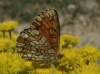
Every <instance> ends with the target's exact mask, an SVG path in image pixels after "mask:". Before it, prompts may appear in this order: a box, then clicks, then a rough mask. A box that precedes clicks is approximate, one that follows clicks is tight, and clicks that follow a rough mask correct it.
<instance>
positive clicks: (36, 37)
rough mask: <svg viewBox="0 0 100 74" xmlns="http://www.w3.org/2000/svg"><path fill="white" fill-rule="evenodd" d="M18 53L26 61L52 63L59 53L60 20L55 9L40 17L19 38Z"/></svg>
mask: <svg viewBox="0 0 100 74" xmlns="http://www.w3.org/2000/svg"><path fill="white" fill-rule="evenodd" d="M16 49H17V52H18V53H19V54H20V55H21V56H22V58H24V59H25V60H33V61H35V62H37V63H51V62H53V61H54V60H55V59H56V58H57V56H58V53H59V20H58V15H57V12H56V10H55V9H48V10H46V11H45V12H42V13H41V14H40V15H38V16H37V17H36V18H35V20H34V21H33V23H32V25H31V27H30V28H28V29H25V30H24V31H22V32H21V33H20V35H19V37H18V38H17V43H16Z"/></svg>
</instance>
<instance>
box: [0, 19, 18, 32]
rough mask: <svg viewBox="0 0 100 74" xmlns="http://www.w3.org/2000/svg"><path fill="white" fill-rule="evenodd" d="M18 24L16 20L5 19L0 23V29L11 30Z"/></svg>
mask: <svg viewBox="0 0 100 74" xmlns="http://www.w3.org/2000/svg"><path fill="white" fill-rule="evenodd" d="M17 26H18V22H16V21H5V22H3V23H2V24H1V25H0V30H1V31H12V30H14V29H15V28H16V27H17Z"/></svg>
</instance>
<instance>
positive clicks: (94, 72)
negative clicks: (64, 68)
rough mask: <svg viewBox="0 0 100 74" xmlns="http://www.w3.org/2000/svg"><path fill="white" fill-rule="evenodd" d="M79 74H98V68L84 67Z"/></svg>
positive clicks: (99, 72)
mask: <svg viewBox="0 0 100 74" xmlns="http://www.w3.org/2000/svg"><path fill="white" fill-rule="evenodd" d="M80 74H100V68H98V65H88V66H86V65H84V66H83V67H82V68H81V71H80Z"/></svg>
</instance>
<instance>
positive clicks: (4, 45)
mask: <svg viewBox="0 0 100 74" xmlns="http://www.w3.org/2000/svg"><path fill="white" fill-rule="evenodd" d="M0 42H1V43H0V51H12V50H13V49H14V47H15V42H14V41H13V40H10V39H0Z"/></svg>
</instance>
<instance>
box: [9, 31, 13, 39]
mask: <svg viewBox="0 0 100 74" xmlns="http://www.w3.org/2000/svg"><path fill="white" fill-rule="evenodd" d="M8 32H9V36H10V39H12V35H11V31H8Z"/></svg>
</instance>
